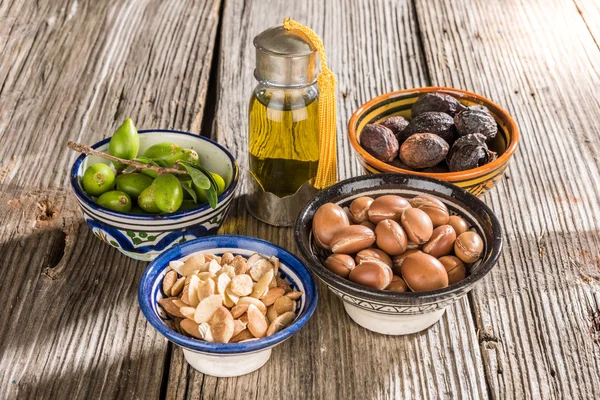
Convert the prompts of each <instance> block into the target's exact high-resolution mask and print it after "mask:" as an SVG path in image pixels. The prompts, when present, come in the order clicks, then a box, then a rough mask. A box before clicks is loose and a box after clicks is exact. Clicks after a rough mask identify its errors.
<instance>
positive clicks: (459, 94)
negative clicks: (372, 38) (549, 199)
mask: <svg viewBox="0 0 600 400" xmlns="http://www.w3.org/2000/svg"><path fill="white" fill-rule="evenodd" d="M431 92H442V93H445V94H449V95H451V96H453V97H455V98H456V99H457V100H460V98H464V97H467V98H469V97H470V98H472V99H474V100H476V101H479V102H481V103H483V104H484V105H485V106H486V107H488V108H492V109H493V110H492V111H494V112H495V113H496V114H498V115H501V116H502V118H503V119H504V120H505V121H506V123H507V125H508V130H509V131H510V133H511V139H510V142H509V143H508V145H507V147H506V150H505V151H504V153H503V154H502V155H501V156H500V157H498V158H497V159H495V160H494V161H492V162H491V163H488V164H485V165H482V166H481V167H477V168H473V169H468V170H465V171H458V172H421V171H412V170H408V169H403V168H399V167H395V166H393V165H391V164H387V163H384V162H383V161H381V160H378V159H377V158H375V157H373V156H372V155H371V154H369V153H368V152H367V151H366V150H365V149H364V148H363V147H362V146H361V145H360V144H359V143H358V139H357V133H358V132H357V131H356V128H355V127H356V125H357V122H358V119H359V118H360V117H361V116H362V114H363V113H364V112H365V111H366V110H368V109H370V108H371V107H373V106H375V105H377V104H378V103H380V102H382V101H384V100H389V99H391V98H393V97H395V96H399V95H407V94H408V95H410V94H414V95H415V96H418V95H421V94H424V93H431ZM348 138H349V139H350V144H351V145H352V147H353V148H354V150H355V151H356V152H357V153H358V155H359V156H360V157H361V158H363V159H364V160H365V162H366V163H367V164H369V165H370V166H373V167H375V168H376V169H377V170H379V171H384V172H396V173H403V174H410V175H417V176H426V177H431V178H438V179H442V180H446V181H449V182H459V181H466V180H470V179H473V178H477V177H480V176H482V175H485V174H486V173H489V172H491V171H494V170H496V169H497V168H499V167H500V166H502V165H503V164H505V163H507V162H508V160H509V159H510V158H511V157H512V156H513V155H514V153H515V152H516V151H517V148H518V146H519V141H520V137H519V128H518V127H517V124H516V122H515V121H514V120H513V118H512V117H511V116H510V114H509V113H508V111H506V110H505V109H504V108H502V107H500V106H499V105H498V104H496V103H494V102H493V101H491V100H490V99H488V98H486V97H483V96H481V95H479V94H477V93H473V92H469V91H467V90H462V89H456V88H450V87H445V86H425V87H420V88H412V89H403V90H396V91H392V92H388V93H384V94H381V95H379V96H377V97H374V98H372V99H371V100H369V101H367V102H366V103H364V104H363V105H361V106H360V107H358V108H357V109H356V111H354V113H352V116H351V117H350V121H349V122H348Z"/></svg>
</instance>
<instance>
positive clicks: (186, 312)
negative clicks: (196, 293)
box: [179, 306, 196, 320]
mask: <svg viewBox="0 0 600 400" xmlns="http://www.w3.org/2000/svg"><path fill="white" fill-rule="evenodd" d="M179 312H180V313H181V314H182V315H183V316H184V317H186V318H189V319H191V320H193V319H194V314H195V313H196V309H195V308H194V307H190V306H184V307H180V308H179Z"/></svg>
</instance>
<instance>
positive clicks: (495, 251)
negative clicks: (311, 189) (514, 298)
mask: <svg viewBox="0 0 600 400" xmlns="http://www.w3.org/2000/svg"><path fill="white" fill-rule="evenodd" d="M375 179H380V180H381V179H384V180H386V179H391V180H393V179H412V180H419V181H425V182H430V183H434V184H436V185H441V186H443V187H444V188H447V189H451V190H452V191H453V192H452V196H451V197H452V199H455V198H456V195H458V196H459V199H458V200H461V199H460V198H463V199H466V200H467V201H473V202H475V203H476V204H477V207H481V208H482V209H483V210H484V211H485V213H486V214H488V215H489V216H490V225H491V228H492V235H493V240H492V243H490V244H489V246H490V247H491V249H490V251H491V255H490V257H489V258H488V259H487V260H485V261H484V262H483V264H482V265H480V266H479V268H478V269H477V270H476V271H475V272H474V273H472V274H469V275H468V276H467V277H466V278H465V279H463V280H462V281H460V282H458V283H456V284H454V285H449V286H447V287H445V288H442V289H438V290H432V291H428V292H392V291H385V290H377V289H373V288H370V287H367V286H364V285H360V284H358V283H354V282H352V281H350V280H349V279H345V278H342V277H341V276H339V275H337V274H335V273H333V272H331V271H329V270H328V269H327V268H325V267H324V266H323V264H322V263H321V261H319V259H318V258H317V257H316V256H315V255H313V254H312V251H311V250H310V248H309V243H305V242H304V241H303V240H302V231H303V225H304V224H307V223H308V222H309V221H308V220H307V219H308V213H309V211H310V209H311V208H313V207H316V206H315V204H317V203H323V204H324V203H327V202H329V200H331V198H332V197H339V196H338V195H336V194H335V191H337V190H339V189H340V188H343V187H344V186H346V185H348V184H352V183H355V182H361V181H369V180H375ZM371 187H372V186H371ZM412 190H414V191H421V190H422V189H419V188H414V189H412ZM332 192H333V193H334V195H333V196H332ZM423 192H424V193H423V194H428V193H426V192H425V191H423ZM355 194H357V192H356V191H354V192H352V193H347V194H346V195H345V197H348V196H350V195H355ZM449 197H450V196H449ZM461 202H463V203H465V204H466V201H462V200H461ZM469 208H470V207H469ZM315 211H316V210H315ZM310 222H311V223H312V219H311V221H310ZM294 239H295V241H296V245H297V246H298V250H299V252H300V255H301V256H302V258H303V259H304V261H305V263H306V265H307V266H308V267H309V268H310V269H311V270H312V271H313V272H314V273H315V274H316V275H317V276H318V277H319V278H321V279H322V280H323V281H324V282H325V283H326V284H327V285H328V286H334V287H335V288H336V289H338V290H340V291H342V292H344V293H347V294H351V295H353V296H356V297H360V298H362V299H368V300H372V301H376V302H381V303H385V304H390V303H398V305H400V304H401V303H403V304H407V305H418V304H429V303H439V302H443V301H444V300H447V299H449V298H452V297H453V296H456V295H458V294H462V293H463V292H466V291H467V290H469V289H470V288H471V287H472V286H473V285H474V284H475V283H476V282H477V281H479V280H480V279H482V278H483V277H485V276H486V275H487V274H488V273H489V272H490V271H491V270H492V268H493V267H494V266H495V264H496V262H497V261H498V258H499V257H500V254H501V252H502V246H503V241H504V237H503V232H502V227H501V225H500V221H499V220H498V218H497V217H496V215H495V214H494V213H493V211H492V210H491V209H490V208H489V207H488V206H487V204H485V203H484V202H483V201H482V200H480V199H479V198H477V197H476V196H475V195H473V194H471V193H469V192H468V191H467V190H465V189H463V188H461V187H458V186H456V185H454V184H452V183H449V182H446V181H442V180H440V179H436V178H431V177H427V176H415V175H411V174H395V173H384V174H375V175H361V176H356V177H353V178H349V179H346V180H343V181H340V182H338V183H336V184H334V185H332V186H329V187H328V188H326V189H325V190H323V191H322V192H320V193H318V194H317V195H316V196H315V197H313V198H312V199H311V200H310V202H309V203H308V204H307V205H306V206H305V207H304V208H303V209H302V211H301V212H300V214H299V215H298V218H297V219H296V224H295V226H294Z"/></svg>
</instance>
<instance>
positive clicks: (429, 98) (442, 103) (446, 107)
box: [410, 93, 465, 118]
mask: <svg viewBox="0 0 600 400" xmlns="http://www.w3.org/2000/svg"><path fill="white" fill-rule="evenodd" d="M464 109H465V106H463V105H462V104H460V103H459V102H458V100H456V99H455V98H454V97H452V96H450V95H449V94H444V93H426V94H424V95H422V96H420V97H419V98H418V99H417V101H415V103H414V104H413V105H412V108H411V110H410V113H411V115H412V117H413V118H415V117H416V116H417V115H419V114H422V113H424V112H429V111H437V112H443V113H446V114H448V115H450V116H451V117H454V115H455V114H456V113H457V112H460V111H462V110H464Z"/></svg>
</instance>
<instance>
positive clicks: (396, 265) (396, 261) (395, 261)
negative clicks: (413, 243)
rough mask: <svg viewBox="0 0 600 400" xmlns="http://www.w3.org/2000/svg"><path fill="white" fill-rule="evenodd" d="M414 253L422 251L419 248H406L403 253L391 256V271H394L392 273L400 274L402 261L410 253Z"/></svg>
mask: <svg viewBox="0 0 600 400" xmlns="http://www.w3.org/2000/svg"><path fill="white" fill-rule="evenodd" d="M415 253H422V251H421V250H419V249H411V250H406V251H405V252H404V253H402V254H400V255H397V256H394V257H393V258H392V271H394V273H395V274H397V275H401V274H402V272H401V270H400V268H401V267H402V263H403V262H404V260H405V259H406V257H408V256H410V255H411V254H415Z"/></svg>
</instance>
